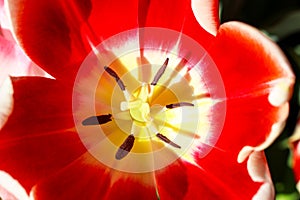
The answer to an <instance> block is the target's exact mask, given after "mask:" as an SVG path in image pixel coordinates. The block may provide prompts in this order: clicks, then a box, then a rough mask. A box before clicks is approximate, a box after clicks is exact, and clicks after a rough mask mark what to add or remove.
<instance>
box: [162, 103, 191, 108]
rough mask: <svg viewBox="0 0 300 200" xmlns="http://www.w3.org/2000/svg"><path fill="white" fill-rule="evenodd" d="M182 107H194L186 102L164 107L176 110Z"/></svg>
mask: <svg viewBox="0 0 300 200" xmlns="http://www.w3.org/2000/svg"><path fill="white" fill-rule="evenodd" d="M182 106H194V104H192V103H188V102H179V103H172V104H168V105H166V108H169V109H172V108H178V107H182Z"/></svg>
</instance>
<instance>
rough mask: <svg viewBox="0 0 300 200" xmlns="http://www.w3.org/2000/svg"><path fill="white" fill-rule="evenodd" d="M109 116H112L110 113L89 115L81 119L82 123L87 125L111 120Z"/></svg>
mask: <svg viewBox="0 0 300 200" xmlns="http://www.w3.org/2000/svg"><path fill="white" fill-rule="evenodd" d="M111 116H112V115H111V114H108V115H98V116H91V117H88V118H86V119H85V120H83V121H82V125H84V126H89V125H99V124H105V123H107V122H110V121H111Z"/></svg>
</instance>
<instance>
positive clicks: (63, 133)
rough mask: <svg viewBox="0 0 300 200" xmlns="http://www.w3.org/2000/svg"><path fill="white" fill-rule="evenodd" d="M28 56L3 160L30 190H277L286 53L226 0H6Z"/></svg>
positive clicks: (198, 194) (135, 193)
mask: <svg viewBox="0 0 300 200" xmlns="http://www.w3.org/2000/svg"><path fill="white" fill-rule="evenodd" d="M7 2H8V8H9V12H10V17H11V20H12V25H13V30H14V34H15V36H16V38H17V39H18V43H19V44H20V46H21V47H22V49H24V51H25V52H26V53H27V55H28V56H29V57H30V59H32V61H34V62H35V63H37V64H38V65H39V66H40V67H41V68H43V69H44V70H45V71H46V72H47V73H49V74H50V75H51V76H53V77H54V78H55V79H49V78H43V77H22V78H15V77H12V78H11V81H12V88H11V90H12V91H13V105H11V106H12V113H11V114H10V116H9V117H8V120H7V122H6V124H5V125H4V127H3V128H2V129H1V130H0V157H1V160H2V161H1V162H0V170H3V171H5V172H6V173H8V174H10V176H11V177H12V178H13V179H15V180H17V181H18V182H19V183H20V184H21V185H22V187H24V189H25V191H26V192H27V193H28V195H30V197H31V198H34V199H120V198H122V199H273V198H274V189H273V186H272V181H271V178H270V175H269V171H268V166H267V162H266V159H265V156H264V153H263V150H264V149H265V148H266V147H268V146H269V145H270V144H271V143H272V142H273V141H274V139H275V138H276V137H277V136H278V135H279V134H280V131H281V130H282V127H283V126H284V122H285V120H286V117H287V115H288V110H289V105H288V100H289V97H290V93H291V90H292V86H293V83H294V76H293V74H292V72H291V70H290V68H289V64H288V62H287V60H286V59H285V57H284V55H283V53H282V52H281V51H280V49H279V48H278V47H277V46H276V45H275V44H274V43H273V42H271V41H270V40H269V39H267V38H266V37H265V36H264V35H262V34H261V33H260V32H259V31H258V30H256V29H255V28H252V27H250V26H248V25H246V24H243V23H240V22H228V23H225V24H222V25H220V24H219V19H218V1H216V0H212V1H200V0H191V1H189V0H184V1H157V0H153V1H148V0H140V1H94V0H86V1H68V0H67V1H56V0H51V1H49V0H44V1H35V0H31V1H28V0H14V1H12V0H8V1H7Z"/></svg>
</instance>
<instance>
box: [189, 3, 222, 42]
mask: <svg viewBox="0 0 300 200" xmlns="http://www.w3.org/2000/svg"><path fill="white" fill-rule="evenodd" d="M191 4H192V10H193V12H194V16H195V18H196V20H197V21H198V23H199V24H200V25H201V26H202V27H203V28H204V29H205V30H206V31H207V32H209V33H210V34H212V35H214V36H215V35H217V30H218V26H219V19H218V12H217V10H218V8H216V9H217V10H213V8H214V7H215V6H218V5H216V4H217V2H216V1H215V0H192V2H191Z"/></svg>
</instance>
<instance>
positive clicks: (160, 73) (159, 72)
mask: <svg viewBox="0 0 300 200" xmlns="http://www.w3.org/2000/svg"><path fill="white" fill-rule="evenodd" d="M168 62H169V58H167V59H166V61H165V62H164V64H163V65H162V66H161V67H160V69H159V70H158V72H156V74H155V76H154V79H153V81H152V83H151V85H156V84H157V82H158V80H159V79H160V77H161V76H162V75H163V73H164V72H165V70H166V68H167V66H168Z"/></svg>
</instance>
